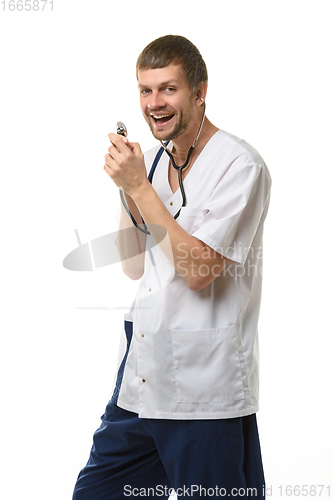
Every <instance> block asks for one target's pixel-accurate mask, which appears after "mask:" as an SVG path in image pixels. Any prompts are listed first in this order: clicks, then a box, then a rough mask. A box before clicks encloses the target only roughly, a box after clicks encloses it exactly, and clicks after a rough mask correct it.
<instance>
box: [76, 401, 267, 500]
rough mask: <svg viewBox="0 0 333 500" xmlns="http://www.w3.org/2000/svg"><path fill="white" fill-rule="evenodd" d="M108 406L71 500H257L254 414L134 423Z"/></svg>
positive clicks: (259, 478) (260, 483)
mask: <svg viewBox="0 0 333 500" xmlns="http://www.w3.org/2000/svg"><path fill="white" fill-rule="evenodd" d="M115 402H116V398H114V397H113V398H112V399H111V401H110V402H109V403H108V405H107V407H106V410H105V413H104V415H103V416H102V417H101V420H102V423H101V426H100V427H99V429H98V430H97V431H96V432H95V434H94V443H93V446H92V449H91V453H90V457H89V460H88V463H87V465H86V467H84V468H83V469H82V470H81V472H80V474H79V476H78V479H77V482H76V485H75V489H74V494H73V500H117V499H124V498H131V499H133V498H135V497H147V496H149V497H154V498H157V499H158V498H168V497H169V495H170V494H171V493H173V491H172V489H174V491H175V492H176V493H177V496H178V498H180V497H185V498H186V497H193V498H202V497H206V498H220V499H221V498H223V497H229V498H238V499H240V498H242V499H243V500H244V499H245V500H247V499H250V498H255V499H260V500H263V499H264V498H265V494H264V491H263V490H264V473H263V467H262V460H261V452H260V444H259V436H258V430H257V422H256V415H255V413H254V414H252V415H249V416H246V417H239V418H229V419H218V420H165V419H150V418H139V417H138V415H137V414H136V413H132V412H129V411H126V410H123V409H122V408H119V407H118V406H117V405H116V404H115Z"/></svg>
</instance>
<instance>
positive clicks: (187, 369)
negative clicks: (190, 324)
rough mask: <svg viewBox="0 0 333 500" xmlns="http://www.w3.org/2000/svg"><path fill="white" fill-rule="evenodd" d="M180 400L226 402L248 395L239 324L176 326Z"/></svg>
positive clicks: (174, 341)
mask: <svg viewBox="0 0 333 500" xmlns="http://www.w3.org/2000/svg"><path fill="white" fill-rule="evenodd" d="M171 335H172V350H173V363H174V370H175V381H176V391H177V401H178V402H184V403H185V402H191V403H222V402H224V401H237V400H241V399H244V389H243V382H242V372H241V363H240V355H239V345H238V338H237V327H236V326H235V325H233V326H228V327H224V328H216V329H213V330H198V331H184V330H173V331H172V332H171Z"/></svg>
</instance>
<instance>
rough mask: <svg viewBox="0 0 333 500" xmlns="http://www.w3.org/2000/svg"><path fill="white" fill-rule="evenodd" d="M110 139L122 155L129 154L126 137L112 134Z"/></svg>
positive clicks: (109, 135) (109, 136)
mask: <svg viewBox="0 0 333 500" xmlns="http://www.w3.org/2000/svg"><path fill="white" fill-rule="evenodd" d="M108 138H109V139H110V141H111V143H112V144H113V145H114V146H115V148H116V149H117V150H118V151H119V152H120V153H122V154H125V153H127V152H128V149H129V148H128V147H127V145H126V142H128V139H127V138H126V137H122V136H121V135H118V134H113V133H111V134H108Z"/></svg>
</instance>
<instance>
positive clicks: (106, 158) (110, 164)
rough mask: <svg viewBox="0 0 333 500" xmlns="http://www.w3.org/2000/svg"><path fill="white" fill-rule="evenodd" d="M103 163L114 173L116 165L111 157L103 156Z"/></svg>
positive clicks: (108, 155)
mask: <svg viewBox="0 0 333 500" xmlns="http://www.w3.org/2000/svg"><path fill="white" fill-rule="evenodd" d="M104 161H105V163H106V164H107V165H108V166H109V167H110V168H111V169H112V170H113V171H115V170H116V168H117V163H116V162H115V160H114V159H113V158H112V156H111V155H110V154H109V153H107V154H106V155H105V156H104Z"/></svg>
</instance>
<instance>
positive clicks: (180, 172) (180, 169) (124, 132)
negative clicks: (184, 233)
mask: <svg viewBox="0 0 333 500" xmlns="http://www.w3.org/2000/svg"><path fill="white" fill-rule="evenodd" d="M198 99H201V100H202V102H203V108H204V109H203V114H202V119H201V123H200V127H199V131H198V133H197V136H196V138H195V139H194V142H193V144H192V146H191V147H190V149H189V150H188V153H187V158H186V160H185V163H184V164H183V165H180V166H178V165H176V163H175V160H174V156H178V155H177V154H175V153H172V152H171V151H170V150H169V149H168V148H167V145H166V144H164V143H163V141H160V143H161V145H162V147H163V149H164V151H165V152H166V153H167V155H168V156H169V158H170V161H171V165H172V166H173V168H175V169H176V170H178V182H179V188H180V191H181V194H182V198H183V200H182V205H181V207H180V209H179V210H178V212H177V213H176V215H174V219H175V220H176V219H177V218H178V217H179V214H180V211H181V209H182V208H183V207H185V205H186V196H185V190H184V185H183V170H184V169H185V168H186V167H187V165H188V164H189V161H190V158H191V155H192V153H193V150H194V148H195V146H196V144H197V142H198V139H199V136H200V133H201V130H202V127H203V123H204V120H205V115H206V102H205V100H204V99H203V98H202V97H199V96H198ZM117 134H118V135H122V136H123V137H127V129H126V126H125V125H124V123H123V122H118V123H117ZM120 198H121V201H122V204H123V206H124V209H125V210H126V212H127V213H128V215H129V216H130V218H131V220H132V222H133V224H134V225H135V227H136V228H137V229H138V230H139V231H141V232H142V233H145V234H150V232H149V231H148V229H147V226H146V224H145V221H144V220H143V219H142V223H143V228H142V227H140V226H139V224H138V223H137V222H136V220H135V218H134V217H133V215H132V214H131V212H130V210H129V208H128V206H127V203H126V200H125V197H124V193H123V191H122V190H120Z"/></svg>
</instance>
